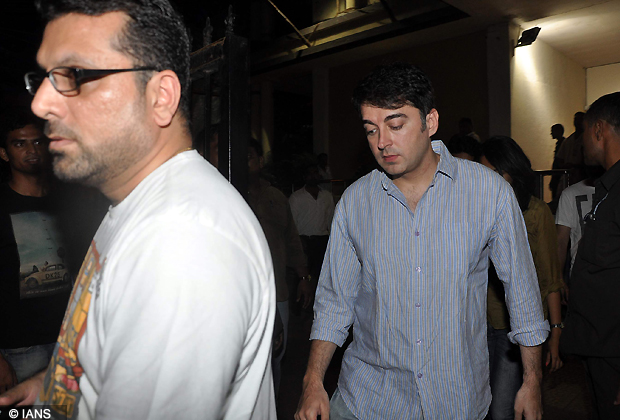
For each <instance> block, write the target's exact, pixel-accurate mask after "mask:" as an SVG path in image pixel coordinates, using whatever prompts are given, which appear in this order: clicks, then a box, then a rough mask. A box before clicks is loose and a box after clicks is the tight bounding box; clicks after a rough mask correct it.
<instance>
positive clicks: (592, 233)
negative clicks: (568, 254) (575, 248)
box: [579, 220, 620, 268]
mask: <svg viewBox="0 0 620 420" xmlns="http://www.w3.org/2000/svg"><path fill="white" fill-rule="evenodd" d="M586 230H588V232H586V234H585V235H584V236H583V239H582V241H581V242H580V244H579V247H580V248H581V247H583V248H584V249H583V254H582V255H583V259H584V260H586V261H588V262H589V263H591V264H594V265H597V266H600V267H601V268H617V267H620V226H618V224H617V223H616V222H608V221H598V220H597V221H595V222H594V223H592V224H591V225H587V227H586Z"/></svg>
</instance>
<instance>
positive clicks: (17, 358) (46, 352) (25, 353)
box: [0, 343, 56, 382]
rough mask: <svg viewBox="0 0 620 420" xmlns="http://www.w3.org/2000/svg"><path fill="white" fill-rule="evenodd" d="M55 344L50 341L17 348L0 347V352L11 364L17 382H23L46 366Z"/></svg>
mask: <svg viewBox="0 0 620 420" xmlns="http://www.w3.org/2000/svg"><path fill="white" fill-rule="evenodd" d="M55 346H56V343H51V344H41V345H38V346H31V347H20V348H17V349H0V353H1V354H2V357H4V358H5V360H6V361H7V362H9V363H10V364H11V366H13V369H14V370H15V375H16V376H17V382H23V381H24V380H26V379H28V378H30V377H31V376H33V375H34V374H35V373H38V372H40V371H42V370H43V369H45V368H47V365H48V364H49V362H50V359H51V358H52V353H54V347H55Z"/></svg>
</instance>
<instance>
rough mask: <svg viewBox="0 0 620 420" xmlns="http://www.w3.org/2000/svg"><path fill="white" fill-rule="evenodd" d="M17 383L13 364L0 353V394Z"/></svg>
mask: <svg viewBox="0 0 620 420" xmlns="http://www.w3.org/2000/svg"><path fill="white" fill-rule="evenodd" d="M15 385H17V376H16V375H15V369H13V366H11V364H10V363H9V362H8V361H7V360H6V359H5V358H4V357H2V355H1V354H0V394H2V393H4V392H6V391H8V390H9V389H11V388H13V387H14V386H15Z"/></svg>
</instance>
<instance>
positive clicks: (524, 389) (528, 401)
mask: <svg viewBox="0 0 620 420" xmlns="http://www.w3.org/2000/svg"><path fill="white" fill-rule="evenodd" d="M521 419H523V420H541V419H542V399H541V396H540V382H538V383H535V384H534V383H525V382H524V383H523V385H521V389H519V392H517V397H516V398H515V420H521Z"/></svg>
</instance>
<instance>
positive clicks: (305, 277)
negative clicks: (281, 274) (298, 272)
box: [301, 274, 312, 281]
mask: <svg viewBox="0 0 620 420" xmlns="http://www.w3.org/2000/svg"><path fill="white" fill-rule="evenodd" d="M301 279H302V280H308V281H312V277H311V276H310V274H308V275H307V276H302V278H301Z"/></svg>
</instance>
